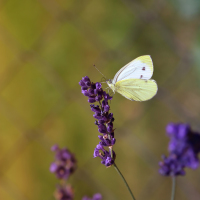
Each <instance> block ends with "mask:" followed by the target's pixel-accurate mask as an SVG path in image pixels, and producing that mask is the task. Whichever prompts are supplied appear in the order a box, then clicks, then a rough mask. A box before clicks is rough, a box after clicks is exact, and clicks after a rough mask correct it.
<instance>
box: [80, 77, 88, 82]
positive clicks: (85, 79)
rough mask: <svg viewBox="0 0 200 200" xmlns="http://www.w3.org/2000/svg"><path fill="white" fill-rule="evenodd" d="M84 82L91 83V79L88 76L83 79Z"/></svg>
mask: <svg viewBox="0 0 200 200" xmlns="http://www.w3.org/2000/svg"><path fill="white" fill-rule="evenodd" d="M82 80H83V81H84V82H87V81H89V82H90V79H89V77H88V76H85V77H83V78H82Z"/></svg>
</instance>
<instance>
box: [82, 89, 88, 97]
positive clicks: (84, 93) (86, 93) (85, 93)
mask: <svg viewBox="0 0 200 200" xmlns="http://www.w3.org/2000/svg"><path fill="white" fill-rule="evenodd" d="M81 92H82V94H83V95H84V96H87V97H88V96H89V92H88V91H87V90H82V91H81Z"/></svg>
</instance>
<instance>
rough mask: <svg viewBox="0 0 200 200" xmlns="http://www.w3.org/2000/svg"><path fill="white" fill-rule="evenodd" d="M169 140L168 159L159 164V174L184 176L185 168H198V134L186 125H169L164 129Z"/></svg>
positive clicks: (199, 136)
mask: <svg viewBox="0 0 200 200" xmlns="http://www.w3.org/2000/svg"><path fill="white" fill-rule="evenodd" d="M166 131H167V136H168V137H169V138H170V142H169V146H168V151H169V157H165V156H163V161H161V162H159V166H160V170H159V173H160V174H162V175H165V176H178V175H185V171H184V169H185V167H189V168H192V169H196V168H198V167H199V158H198V153H199V152H200V134H199V133H197V132H194V131H192V130H191V128H190V126H189V125H188V124H173V123H170V124H168V125H167V127H166Z"/></svg>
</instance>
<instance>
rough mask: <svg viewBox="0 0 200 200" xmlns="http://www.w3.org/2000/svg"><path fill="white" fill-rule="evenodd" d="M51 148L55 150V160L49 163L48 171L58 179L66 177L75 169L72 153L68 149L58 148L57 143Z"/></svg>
mask: <svg viewBox="0 0 200 200" xmlns="http://www.w3.org/2000/svg"><path fill="white" fill-rule="evenodd" d="M51 150H52V151H54V152H55V161H54V162H53V163H52V164H51V165H50V172H52V173H54V174H55V175H56V177H57V178H58V179H65V180H66V179H68V177H69V176H70V175H71V174H72V173H73V172H74V171H75V169H76V159H75V157H74V155H73V154H72V153H71V152H70V151H69V150H68V149H66V148H63V149H60V148H59V147H58V146H57V145H54V146H52V148H51Z"/></svg>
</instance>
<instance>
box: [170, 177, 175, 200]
mask: <svg viewBox="0 0 200 200" xmlns="http://www.w3.org/2000/svg"><path fill="white" fill-rule="evenodd" d="M175 190H176V177H175V176H173V177H172V194H171V200H174V199H175Z"/></svg>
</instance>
